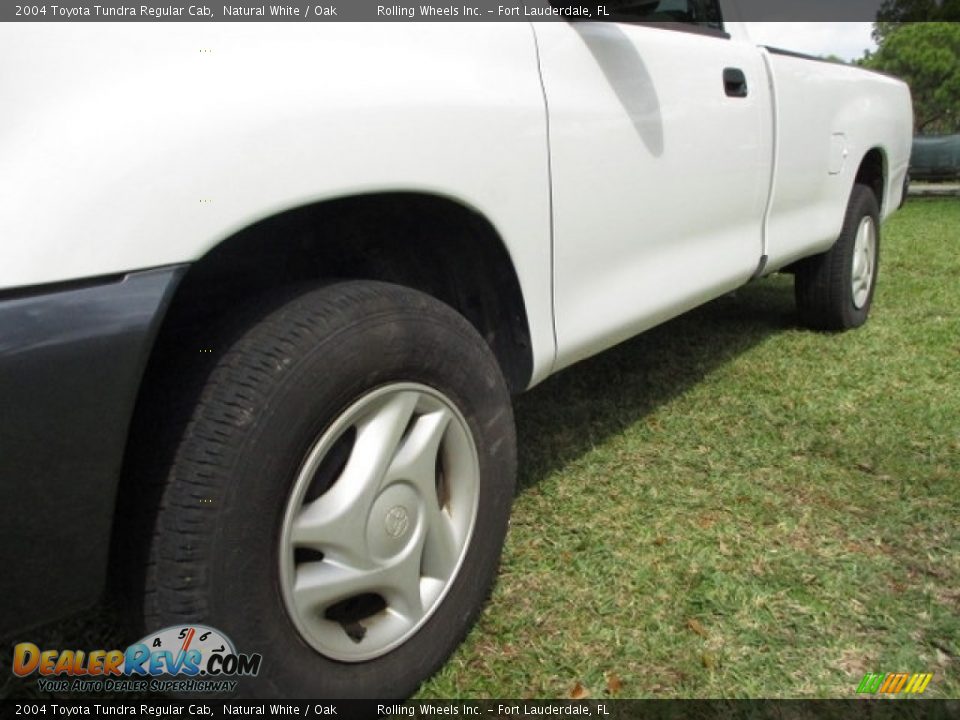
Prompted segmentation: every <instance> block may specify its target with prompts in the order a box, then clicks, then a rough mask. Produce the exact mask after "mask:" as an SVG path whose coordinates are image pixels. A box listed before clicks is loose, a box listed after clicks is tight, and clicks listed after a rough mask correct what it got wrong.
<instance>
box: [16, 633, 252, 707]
mask: <svg viewBox="0 0 960 720" xmlns="http://www.w3.org/2000/svg"><path fill="white" fill-rule="evenodd" d="M262 661H263V657H262V656H261V655H260V654H259V653H238V652H237V650H236V648H235V647H234V645H233V642H232V641H231V640H230V639H229V638H228V637H227V636H226V635H224V634H223V633H222V632H220V631H219V630H217V629H216V628H212V627H208V626H206V625H188V626H174V627H168V628H165V629H163V630H161V631H160V632H157V633H152V634H150V635H147V636H146V637H144V638H143V639H142V640H140V641H138V642H135V643H134V644H133V645H131V646H130V647H128V648H127V649H126V650H91V651H89V652H85V651H83V650H41V649H40V648H39V647H37V646H36V645H34V644H33V643H29V642H23V643H19V644H17V645H16V646H15V647H14V648H13V673H14V674H15V675H17V676H19V677H27V676H29V675H33V674H34V673H37V674H38V675H39V676H40V678H39V680H38V685H39V686H40V689H41V690H44V691H46V692H65V691H69V692H217V693H223V692H232V691H233V690H235V689H236V687H237V680H236V679H234V678H238V677H243V676H254V675H256V674H257V673H259V672H260V663H261V662H262Z"/></svg>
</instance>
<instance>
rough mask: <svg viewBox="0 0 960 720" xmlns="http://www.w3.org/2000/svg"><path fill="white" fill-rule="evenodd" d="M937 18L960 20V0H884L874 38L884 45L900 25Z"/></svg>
mask: <svg viewBox="0 0 960 720" xmlns="http://www.w3.org/2000/svg"><path fill="white" fill-rule="evenodd" d="M937 20H960V0H884V1H883V4H882V5H881V6H880V9H879V10H878V11H877V21H876V22H875V23H874V24H873V39H874V40H876V41H877V44H878V45H883V42H884V40H886V38H887V36H888V35H889V34H890V33H891V32H893V31H895V30H896V29H897V28H898V27H899V26H900V25H903V24H905V23H912V22H930V21H937Z"/></svg>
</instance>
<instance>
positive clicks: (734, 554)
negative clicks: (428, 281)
mask: <svg viewBox="0 0 960 720" xmlns="http://www.w3.org/2000/svg"><path fill="white" fill-rule="evenodd" d="M881 268H882V269H881V277H880V285H879V287H878V296H877V299H876V303H875V305H874V309H873V316H872V318H871V321H870V322H869V323H868V324H867V326H866V327H864V328H862V329H860V330H858V331H855V332H851V333H847V334H843V335H825V334H818V333H813V332H808V331H806V330H803V329H800V328H798V327H797V326H796V324H795V314H794V307H793V293H792V279H791V278H789V277H785V276H777V277H773V278H770V279H767V280H764V281H761V282H758V283H754V284H752V285H750V286H748V287H746V288H744V289H742V290H740V291H739V292H738V293H737V294H736V295H733V296H728V297H725V298H722V299H720V300H718V301H716V302H714V303H711V304H710V305H708V306H706V307H703V308H701V309H699V310H697V311H695V312H693V313H690V314H688V315H685V316H684V317H681V318H679V319H677V320H675V321H673V322H670V323H668V324H667V325H664V326H662V327H660V328H657V329H655V330H653V331H651V332H649V333H646V334H645V335H643V336H641V337H639V338H637V339H635V340H632V341H630V342H628V343H626V344H624V345H622V346H620V347H618V348H615V349H613V350H611V351H609V352H607V353H604V354H603V355H601V356H599V357H597V358H594V359H592V360H589V361H586V362H584V363H581V364H580V365H577V366H575V367H573V368H570V369H569V370H566V371H564V372H562V373H560V374H559V375H558V376H556V377H554V378H552V379H550V380H549V381H547V382H546V383H544V384H543V385H541V386H539V387H538V388H536V389H535V390H533V391H531V392H530V393H528V394H527V395H525V396H523V397H522V398H520V399H519V401H518V407H517V422H518V432H519V440H520V491H519V494H518V496H517V499H516V503H515V507H514V513H513V519H512V523H511V529H510V534H509V537H508V540H507V547H506V550H505V554H504V559H503V565H502V570H501V574H500V579H499V582H498V584H497V587H496V589H495V591H494V593H493V596H492V598H491V601H490V603H489V605H488V606H487V609H486V611H485V612H484V614H483V616H482V618H481V620H480V622H479V624H478V626H477V627H476V628H475V630H474V631H473V632H472V633H471V634H470V636H469V638H468V640H467V642H466V643H465V644H464V645H463V646H462V647H461V649H460V650H459V651H458V652H457V653H456V655H455V656H454V657H453V659H452V660H451V661H450V663H449V664H448V665H447V666H446V667H445V668H444V669H443V670H442V671H441V672H440V673H439V674H438V675H437V676H436V677H435V678H433V679H432V680H431V681H429V682H428V683H427V684H425V686H424V687H423V689H422V691H421V696H422V697H425V698H443V697H463V698H475V697H487V696H491V697H513V698H522V697H565V696H567V695H568V694H569V693H570V692H571V690H572V688H574V686H575V685H577V684H578V683H579V684H580V685H581V686H582V687H583V688H585V690H586V691H587V692H589V693H590V694H591V696H592V697H606V696H610V695H612V694H613V693H612V692H611V690H610V689H609V687H610V684H611V678H614V676H615V680H614V682H613V683H612V684H613V686H616V685H617V684H618V683H619V685H620V688H619V691H618V692H617V693H616V696H617V697H664V698H671V697H696V698H703V697H852V696H853V691H854V689H855V688H856V685H857V684H858V683H859V681H860V679H861V677H862V676H863V674H864V673H865V672H867V671H872V672H887V671H895V670H896V671H916V672H920V671H924V672H933V673H934V674H935V675H934V679H933V681H932V682H931V684H930V686H929V688H928V689H927V692H926V695H927V696H937V697H944V696H949V697H957V696H960V672H958V669H960V657H958V656H960V533H958V518H960V513H958V510H960V292H958V291H960V200H950V199H947V200H918V201H914V202H911V203H910V204H908V205H907V206H906V208H904V209H903V210H902V211H901V212H900V213H898V214H897V215H896V216H894V218H893V219H892V220H891V221H890V222H889V223H888V224H887V226H886V227H885V235H884V246H883V257H882V264H881ZM116 632H117V631H116V630H115V629H113V625H112V615H111V611H109V610H103V609H101V610H99V611H95V612H93V613H90V614H88V615H85V616H82V617H79V618H74V619H71V620H68V621H65V622H63V623H59V624H57V625H54V626H50V627H48V628H46V629H44V630H43V631H38V632H37V633H34V634H32V635H31V637H32V638H33V639H35V640H37V641H43V643H44V644H45V645H46V646H47V647H57V646H60V647H65V646H66V647H89V648H94V647H107V646H109V647H113V646H114V645H112V644H111V641H112V639H113V638H114V637H115V635H116ZM3 652H4V656H5V657H0V673H2V676H0V696H3V695H4V694H22V693H29V694H32V693H34V692H35V691H34V690H33V689H32V688H30V687H23V686H20V685H19V684H13V683H12V681H11V680H9V679H8V677H9V673H8V670H7V668H8V667H9V664H8V661H9V648H5V649H4V651H3ZM4 681H6V686H4Z"/></svg>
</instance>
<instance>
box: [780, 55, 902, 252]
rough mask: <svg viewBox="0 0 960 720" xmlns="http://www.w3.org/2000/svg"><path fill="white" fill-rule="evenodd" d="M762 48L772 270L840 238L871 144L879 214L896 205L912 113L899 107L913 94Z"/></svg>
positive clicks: (891, 83)
mask: <svg viewBox="0 0 960 720" xmlns="http://www.w3.org/2000/svg"><path fill="white" fill-rule="evenodd" d="M764 52H765V54H766V57H767V59H768V61H769V63H770V67H771V70H772V77H773V85H774V95H775V97H776V128H777V129H776V137H777V144H776V153H777V154H776V174H775V178H774V183H773V188H772V201H771V206H770V213H769V217H768V219H767V229H766V250H765V251H766V254H767V255H768V256H769V264H768V268H769V269H770V270H775V269H778V268H780V267H782V266H784V265H786V264H788V263H791V262H793V261H794V260H798V259H800V258H802V257H805V256H807V255H811V254H813V253H817V252H822V251H824V250H827V249H828V248H829V247H830V246H831V245H832V244H833V242H834V240H836V239H837V236H838V235H839V234H840V228H841V225H842V224H843V214H844V211H845V210H846V207H847V200H848V199H849V197H850V192H851V190H852V189H853V182H854V179H855V177H856V174H857V169H858V168H859V167H860V162H861V160H862V159H863V158H864V156H866V154H867V152H869V151H870V150H871V149H872V148H880V149H881V151H882V152H883V154H884V157H885V161H886V162H885V174H886V177H887V182H886V192H885V195H886V196H885V197H884V198H883V202H882V206H883V207H882V211H883V215H884V217H886V216H888V215H889V214H890V213H892V212H893V211H894V210H896V209H897V208H898V207H899V205H900V199H901V192H902V190H903V187H904V178H905V177H906V174H907V168H908V165H909V161H910V143H911V138H912V131H913V117H912V115H911V114H910V113H909V112H904V110H905V109H908V108H909V107H910V96H909V90H908V89H907V87H906V85H904V84H903V83H902V82H900V81H899V80H895V79H893V78H889V77H886V76H883V75H880V74H878V73H868V72H866V71H863V70H860V69H857V68H853V67H848V66H845V65H837V64H834V63H827V62H817V61H813V60H808V59H804V58H797V57H790V56H786V55H776V54H769V53H766V51H764ZM838 154H839V155H838ZM838 167H839V171H838V172H833V171H834V170H836V169H837V168H838Z"/></svg>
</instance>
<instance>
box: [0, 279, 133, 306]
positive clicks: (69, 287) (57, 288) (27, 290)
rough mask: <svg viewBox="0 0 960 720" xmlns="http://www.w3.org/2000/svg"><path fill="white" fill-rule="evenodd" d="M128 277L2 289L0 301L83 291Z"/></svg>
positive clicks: (0, 290)
mask: <svg viewBox="0 0 960 720" xmlns="http://www.w3.org/2000/svg"><path fill="white" fill-rule="evenodd" d="M126 276H127V274H126V273H116V274H114V275H97V276H95V277H87V278H80V279H78V280H58V281H57V282H52V283H41V284H39V285H21V286H19V287H9V288H2V289H0V300H16V299H18V298H29V297H36V296H37V295H52V294H54V293H61V292H71V291H73V290H83V289H85V288H91V287H98V286H100V285H112V284H114V283H118V282H123V278H125V277H126Z"/></svg>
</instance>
